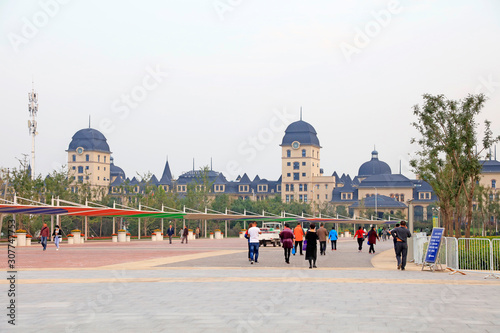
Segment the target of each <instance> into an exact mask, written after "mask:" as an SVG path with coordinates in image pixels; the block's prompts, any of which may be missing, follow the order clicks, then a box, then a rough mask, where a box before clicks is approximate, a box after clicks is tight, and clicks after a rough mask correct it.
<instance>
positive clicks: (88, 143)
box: [66, 127, 123, 194]
mask: <svg viewBox="0 0 500 333" xmlns="http://www.w3.org/2000/svg"><path fill="white" fill-rule="evenodd" d="M66 152H67V153H68V170H69V177H70V179H71V180H72V183H71V191H72V192H78V184H82V183H86V184H90V186H91V189H92V190H94V191H101V192H104V194H106V193H107V188H108V186H109V184H110V181H111V175H110V171H111V170H110V169H111V168H110V163H111V151H110V150H109V145H108V143H107V140H106V138H105V137H104V135H103V134H102V133H101V132H99V131H98V130H96V129H93V128H90V127H89V128H84V129H81V130H79V131H78V132H76V133H75V135H73V138H72V140H71V142H70V144H69V147H68V149H67V150H66ZM122 171H123V170H122Z"/></svg>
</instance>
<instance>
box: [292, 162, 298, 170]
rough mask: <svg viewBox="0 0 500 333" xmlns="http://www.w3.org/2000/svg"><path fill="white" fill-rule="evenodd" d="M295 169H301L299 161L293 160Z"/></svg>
mask: <svg viewBox="0 0 500 333" xmlns="http://www.w3.org/2000/svg"><path fill="white" fill-rule="evenodd" d="M293 170H299V162H293Z"/></svg>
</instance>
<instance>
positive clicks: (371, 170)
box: [358, 150, 392, 177]
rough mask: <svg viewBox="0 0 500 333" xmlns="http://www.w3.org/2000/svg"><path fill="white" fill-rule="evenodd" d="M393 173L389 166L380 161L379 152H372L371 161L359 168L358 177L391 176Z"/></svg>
mask: <svg viewBox="0 0 500 333" xmlns="http://www.w3.org/2000/svg"><path fill="white" fill-rule="evenodd" d="M391 173H392V171H391V168H390V167H389V165H388V164H387V163H385V162H383V161H380V160H379V159H378V152H377V151H376V150H374V151H372V159H371V161H368V162H365V163H363V164H362V165H361V166H360V167H359V171H358V177H369V176H373V175H390V174H391Z"/></svg>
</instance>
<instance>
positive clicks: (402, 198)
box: [399, 193, 405, 202]
mask: <svg viewBox="0 0 500 333" xmlns="http://www.w3.org/2000/svg"><path fill="white" fill-rule="evenodd" d="M399 200H400V201H401V202H404V201H405V195H404V194H402V193H401V195H400V196H399Z"/></svg>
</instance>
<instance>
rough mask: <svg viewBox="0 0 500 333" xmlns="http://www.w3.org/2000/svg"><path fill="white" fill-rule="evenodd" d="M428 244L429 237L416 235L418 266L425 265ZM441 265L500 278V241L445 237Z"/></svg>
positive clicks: (440, 251)
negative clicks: (499, 273)
mask: <svg viewBox="0 0 500 333" xmlns="http://www.w3.org/2000/svg"><path fill="white" fill-rule="evenodd" d="M428 244H429V237H423V235H419V234H416V237H415V238H414V239H413V245H414V250H415V257H414V258H415V263H416V264H423V261H424V256H425V252H426V250H427V246H428ZM439 263H441V264H442V265H446V267H448V268H451V269H453V270H459V271H471V272H481V273H490V274H489V275H488V276H487V277H495V278H500V276H499V275H498V274H495V273H496V272H499V271H500V239H493V240H489V239H486V238H459V239H456V238H454V237H443V240H442V242H441V247H440V249H439Z"/></svg>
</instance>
